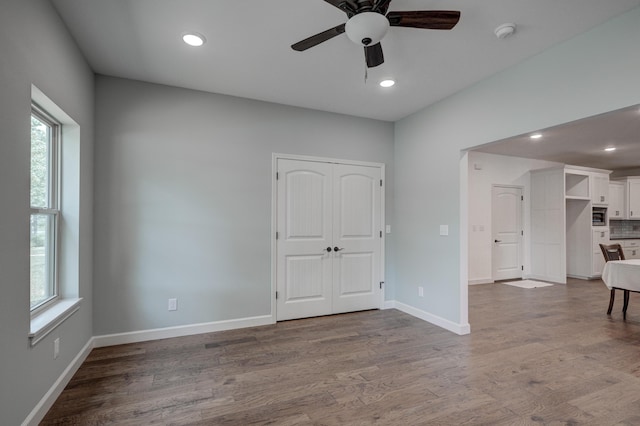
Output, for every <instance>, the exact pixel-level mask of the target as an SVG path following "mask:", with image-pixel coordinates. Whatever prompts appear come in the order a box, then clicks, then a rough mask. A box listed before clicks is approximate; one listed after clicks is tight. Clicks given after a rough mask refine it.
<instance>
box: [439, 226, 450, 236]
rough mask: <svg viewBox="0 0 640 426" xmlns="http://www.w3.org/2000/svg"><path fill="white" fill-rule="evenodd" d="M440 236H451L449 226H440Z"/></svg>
mask: <svg viewBox="0 0 640 426" xmlns="http://www.w3.org/2000/svg"><path fill="white" fill-rule="evenodd" d="M440 235H449V225H440Z"/></svg>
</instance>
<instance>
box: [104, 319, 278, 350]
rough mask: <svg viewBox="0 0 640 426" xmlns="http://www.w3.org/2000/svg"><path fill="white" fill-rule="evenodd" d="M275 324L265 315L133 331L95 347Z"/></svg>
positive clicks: (105, 340)
mask: <svg viewBox="0 0 640 426" xmlns="http://www.w3.org/2000/svg"><path fill="white" fill-rule="evenodd" d="M274 323H275V319H274V318H273V316H271V315H264V316H259V317H249V318H240V319H232V320H224V321H215V322H207V323H200V324H189V325H180V326H175V327H166V328H156V329H151V330H141V331H131V332H127V333H116V334H105V335H102V336H95V337H94V340H95V346H94V347H96V348H101V347H105V346H113V345H123V344H125V343H138V342H146V341H148V340H157V339H169V338H172V337H183V336H191V335H194V334H202V333H212V332H215V331H225V330H234V329H237V328H247V327H257V326H261V325H269V324H274Z"/></svg>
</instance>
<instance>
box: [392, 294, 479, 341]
mask: <svg viewBox="0 0 640 426" xmlns="http://www.w3.org/2000/svg"><path fill="white" fill-rule="evenodd" d="M389 302H390V305H391V304H393V306H390V307H393V308H395V309H397V310H399V311H402V312H404V313H405V314H409V315H411V316H413V317H416V318H419V319H421V320H423V321H426V322H428V323H431V324H433V325H437V326H438V327H442V328H444V329H445V330H449V331H451V332H453V333H456V334H458V335H460V336H462V335H465V334H469V333H471V326H470V325H469V324H458V323H455V322H453V321H449V320H448V319H445V318H442V317H439V316H437V315H433V314H430V313H429V312H426V311H423V310H422V309H418V308H414V307H413V306H409V305H406V304H404V303H402V302H398V301H397V300H392V301H389ZM385 308H386V302H385Z"/></svg>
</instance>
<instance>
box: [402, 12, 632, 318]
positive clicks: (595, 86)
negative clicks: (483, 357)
mask: <svg viewBox="0 0 640 426" xmlns="http://www.w3.org/2000/svg"><path fill="white" fill-rule="evenodd" d="M638 46H640V9H635V10H633V11H631V12H629V13H627V14H625V15H622V16H620V17H618V18H615V19H613V20H611V21H609V22H607V23H605V24H603V25H601V26H599V27H597V28H595V29H593V30H592V31H590V32H587V33H585V34H583V35H580V36H578V37H576V38H574V39H572V40H570V41H568V42H566V43H564V44H561V45H558V46H556V47H554V48H552V49H549V50H547V51H545V52H543V53H542V54H540V55H537V56H535V57H533V58H531V59H529V60H527V61H525V62H523V63H521V64H519V65H518V66H515V67H513V68H510V69H508V70H506V71H504V72H502V73H499V74H496V75H494V76H493V77H491V78H489V79H486V80H484V81H482V82H480V83H479V84H476V85H475V86H473V87H470V88H468V89H466V90H464V91H462V92H459V93H458V94H456V95H454V96H452V97H450V98H447V99H445V100H443V101H441V102H439V103H437V104H435V105H433V106H431V107H429V108H426V109H425V110H423V111H420V112H418V113H416V114H414V115H412V116H410V117H408V118H405V119H403V120H401V121H399V122H397V123H396V127H395V161H396V162H395V169H396V191H395V196H396V205H395V213H396V217H395V222H396V223H397V225H396V228H395V229H396V233H395V243H396V253H395V258H396V271H397V272H396V289H395V290H396V300H399V301H401V302H404V303H408V304H410V305H412V306H414V307H417V308H419V309H422V310H425V311H427V312H430V313H432V314H435V315H438V316H441V317H443V318H445V319H448V320H450V321H453V322H456V323H464V322H465V321H466V318H465V315H464V310H465V309H466V308H461V306H460V300H461V299H462V300H463V301H464V297H465V290H464V288H462V289H461V286H460V277H459V271H460V268H461V267H462V268H463V269H464V268H466V266H465V265H466V260H467V258H466V253H461V247H463V248H464V247H465V246H464V245H461V242H460V237H461V235H463V237H464V238H466V237H465V235H466V232H467V230H466V229H460V226H459V224H460V222H461V217H462V215H463V214H466V212H461V202H460V188H461V182H460V163H461V160H460V158H461V152H460V150H462V149H466V148H470V147H474V146H477V145H480V144H484V143H488V142H492V141H494V140H498V139H502V138H506V137H509V136H513V135H517V134H521V133H525V132H529V131H532V130H536V129H540V128H545V127H549V126H554V125H557V124H561V123H565V122H568V121H572V120H576V119H579V118H584V117H587V116H591V115H595V114H600V113H603V112H606V111H610V110H614V109H618V108H622V107H627V106H630V105H633V104H637V103H638V102H640V84H638V76H639V75H640V54H639V53H638ZM463 166H464V167H465V168H466V165H463ZM440 224H449V225H450V236H449V237H441V236H439V234H438V231H439V228H438V225H440ZM461 254H462V263H461ZM418 285H424V286H425V293H426V294H427V295H428V297H425V298H423V299H419V298H417V297H416V295H417V286H418ZM472 325H473V324H472Z"/></svg>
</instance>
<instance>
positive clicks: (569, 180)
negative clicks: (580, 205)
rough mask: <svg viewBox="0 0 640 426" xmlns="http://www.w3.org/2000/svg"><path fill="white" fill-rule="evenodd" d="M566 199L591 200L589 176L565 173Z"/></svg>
mask: <svg viewBox="0 0 640 426" xmlns="http://www.w3.org/2000/svg"><path fill="white" fill-rule="evenodd" d="M564 179H565V197H567V198H572V199H589V197H590V194H589V176H588V175H579V174H573V173H565V175H564Z"/></svg>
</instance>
